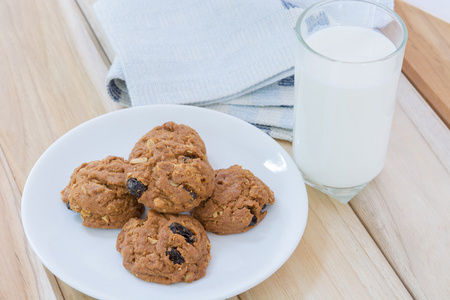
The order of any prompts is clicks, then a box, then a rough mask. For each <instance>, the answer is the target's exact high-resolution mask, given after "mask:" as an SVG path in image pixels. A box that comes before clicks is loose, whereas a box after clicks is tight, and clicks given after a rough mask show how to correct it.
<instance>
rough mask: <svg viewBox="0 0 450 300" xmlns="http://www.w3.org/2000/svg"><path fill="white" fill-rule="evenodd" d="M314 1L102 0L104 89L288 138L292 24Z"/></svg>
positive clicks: (127, 102) (128, 102) (97, 7)
mask: <svg viewBox="0 0 450 300" xmlns="http://www.w3.org/2000/svg"><path fill="white" fill-rule="evenodd" d="M314 2H317V1H315V0H290V1H288V0H246V1H241V0H227V1H208V0H191V1H174V0H165V1H148V0H99V1H97V2H96V3H95V4H94V11H95V13H96V15H97V18H98V20H99V22H100V24H101V25H102V27H103V29H104V31H105V33H106V35H107V37H108V39H109V41H110V43H111V45H112V47H113V49H114V50H115V52H116V57H115V59H114V61H113V63H112V65H111V68H110V70H109V72H108V75H107V78H106V81H107V89H108V92H109V95H110V96H111V98H112V99H113V100H115V101H117V102H119V103H121V104H123V105H124V106H138V105H148V104H190V105H198V106H204V107H207V108H211V109H215V110H218V111H222V112H225V113H228V114H231V115H234V116H236V117H239V118H241V119H243V120H245V121H247V122H250V123H252V124H254V125H256V126H257V127H259V128H261V129H262V130H264V131H265V132H266V133H268V134H269V135H270V136H272V137H274V138H279V139H284V140H289V141H291V140H292V128H293V101H294V100H293V98H294V88H293V86H294V78H293V73H294V46H295V42H296V37H295V32H294V30H293V28H294V25H295V22H296V19H297V17H298V16H299V15H300V13H301V12H302V11H303V9H304V8H306V7H307V6H309V5H311V4H312V3H314ZM379 2H381V3H383V4H385V5H388V6H391V7H392V6H393V0H379Z"/></svg>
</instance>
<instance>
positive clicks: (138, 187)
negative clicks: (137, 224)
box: [127, 125, 214, 213]
mask: <svg viewBox="0 0 450 300" xmlns="http://www.w3.org/2000/svg"><path fill="white" fill-rule="evenodd" d="M179 126H181V125H179ZM183 126H184V125H183ZM183 128H188V127H187V126H184V127H183ZM184 133H185V131H181V132H177V134H176V135H173V136H172V135H171V139H167V140H157V142H156V143H154V144H153V143H152V145H151V147H149V148H147V152H145V153H144V152H142V151H141V152H139V153H140V154H139V155H141V156H139V157H135V158H132V159H131V160H130V168H129V170H128V171H127V187H128V190H129V191H130V193H131V194H132V195H134V196H135V197H137V198H138V201H139V202H140V203H143V204H144V205H146V206H148V207H150V208H152V209H154V210H156V211H158V212H162V213H181V212H186V211H189V210H191V209H193V208H194V207H196V206H198V205H199V204H200V202H202V201H204V200H206V199H207V198H208V197H209V196H211V194H212V192H213V190H214V169H213V168H212V167H211V165H210V164H209V161H208V158H207V157H206V154H205V152H206V150H203V149H202V148H200V147H197V146H195V145H193V143H189V142H187V143H186V144H184V143H182V142H183V141H188V140H189V139H187V138H185V139H183V138H182V137H177V136H178V135H181V134H184ZM198 138H200V137H198ZM141 140H142V139H141ZM149 141H150V140H149ZM202 143H203V141H202ZM136 153H137V152H135V154H136ZM135 154H133V153H132V154H131V155H130V157H134V155H135Z"/></svg>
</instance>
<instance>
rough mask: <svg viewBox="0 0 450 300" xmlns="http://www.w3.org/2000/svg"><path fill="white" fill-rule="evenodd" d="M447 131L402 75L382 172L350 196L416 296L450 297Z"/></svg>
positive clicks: (449, 154) (449, 140) (449, 145)
mask: <svg viewBox="0 0 450 300" xmlns="http://www.w3.org/2000/svg"><path fill="white" fill-rule="evenodd" d="M449 149H450V131H449V130H448V128H447V127H446V126H445V125H444V124H443V123H442V121H441V120H440V119H439V118H438V117H437V116H436V114H435V113H434V112H433V111H432V110H431V108H430V107H429V106H428V105H427V104H426V102H425V101H424V100H423V99H422V98H421V97H420V95H419V94H418V93H417V92H416V91H415V90H414V89H413V88H412V87H411V86H410V83H409V82H408V80H407V79H406V78H405V77H403V76H402V78H401V81H400V87H399V93H398V105H397V108H396V113H395V117H394V122H393V128H392V133H391V139H390V145H389V151H388V156H387V160H386V165H385V168H384V169H383V171H382V173H381V174H380V175H379V176H378V177H377V178H376V179H375V180H374V181H373V182H372V183H371V184H369V185H368V186H367V187H366V188H365V189H363V190H362V191H361V193H360V194H358V195H357V197H356V198H355V199H353V200H352V201H351V202H350V205H351V206H352V208H353V209H354V210H355V212H356V214H357V215H358V217H359V218H360V220H361V221H362V222H363V223H364V225H365V227H366V228H367V230H368V231H369V233H370V234H371V236H372V237H373V238H374V240H375V242H376V243H377V245H378V246H379V247H380V248H381V250H382V252H383V253H384V255H385V256H386V257H387V259H388V261H389V262H390V264H391V265H392V266H393V268H394V269H395V271H396V273H397V274H398V275H399V277H400V278H401V279H402V281H403V283H404V284H405V285H406V287H407V288H408V289H409V291H410V293H411V294H412V295H413V297H414V298H416V299H445V298H447V299H448V298H449V297H450V276H449V270H450V260H449V259H448V254H449V249H450V231H449V228H450V219H449V216H450V205H449V202H448V199H449V195H450V151H449Z"/></svg>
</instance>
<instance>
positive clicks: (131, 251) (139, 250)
mask: <svg viewBox="0 0 450 300" xmlns="http://www.w3.org/2000/svg"><path fill="white" fill-rule="evenodd" d="M116 249H117V251H119V252H120V253H121V254H122V256H123V266H124V267H125V268H126V269H127V270H129V271H130V272H131V274H133V275H135V276H136V277H138V278H140V279H143V280H146V281H150V282H156V283H162V284H171V283H175V282H182V281H185V282H192V281H194V280H197V279H200V278H202V277H203V276H205V274H206V268H207V267H208V264H209V261H210V259H211V254H210V249H211V244H210V242H209V239H208V236H207V235H206V232H205V230H204V229H203V227H202V225H201V224H200V222H198V221H197V220H196V219H194V218H193V217H191V216H189V215H172V214H160V213H157V212H155V211H152V210H149V211H148V217H147V220H145V221H144V220H140V219H137V218H135V219H131V220H130V221H129V222H128V223H127V224H125V225H124V227H123V229H122V231H121V232H120V233H119V235H118V237H117V244H116Z"/></svg>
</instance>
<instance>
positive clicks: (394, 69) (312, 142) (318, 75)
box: [293, 26, 401, 188]
mask: <svg viewBox="0 0 450 300" xmlns="http://www.w3.org/2000/svg"><path fill="white" fill-rule="evenodd" d="M306 43H307V44H308V45H309V47H311V48H312V49H314V50H315V51H316V52H318V53H321V54H323V55H324V56H326V57H328V58H331V60H330V59H326V58H323V57H321V56H320V55H317V54H316V53H313V52H312V51H307V50H305V48H304V47H301V46H299V47H298V50H297V52H298V53H297V62H296V66H303V67H296V70H295V80H296V82H295V87H296V100H295V101H296V104H295V128H294V143H293V147H294V148H293V151H294V156H295V160H296V162H297V164H298V166H299V168H300V170H301V171H302V173H303V174H304V175H305V176H306V177H307V178H309V179H310V180H312V181H315V182H316V183H320V184H321V185H326V186H330V187H337V188H347V187H354V186H358V185H362V184H366V183H368V182H369V181H371V180H372V179H373V178H375V176H376V175H378V173H379V172H380V171H381V169H382V168H383V165H384V160H385V156H386V150H387V146H388V141H389V132H390V128H391V122H392V116H393V112H394V107H395V97H396V91H397V84H398V78H399V74H400V69H401V61H400V62H399V61H398V59H397V60H396V59H389V58H386V56H388V55H389V54H391V53H393V52H394V51H395V49H396V47H395V46H394V44H393V43H392V42H391V41H390V40H389V39H387V38H386V37H385V36H383V35H382V34H380V33H378V32H376V31H372V30H369V29H365V28H361V27H354V26H336V27H330V28H327V29H323V30H320V31H318V32H317V33H314V34H312V35H311V36H310V37H309V38H308V39H307V41H306ZM383 58H385V59H383ZM379 59H382V60H380V61H376V60H379ZM332 60H335V61H332ZM337 61H338V62H337ZM346 62H347V63H346ZM356 62H358V63H356ZM361 62H368V63H361Z"/></svg>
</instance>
